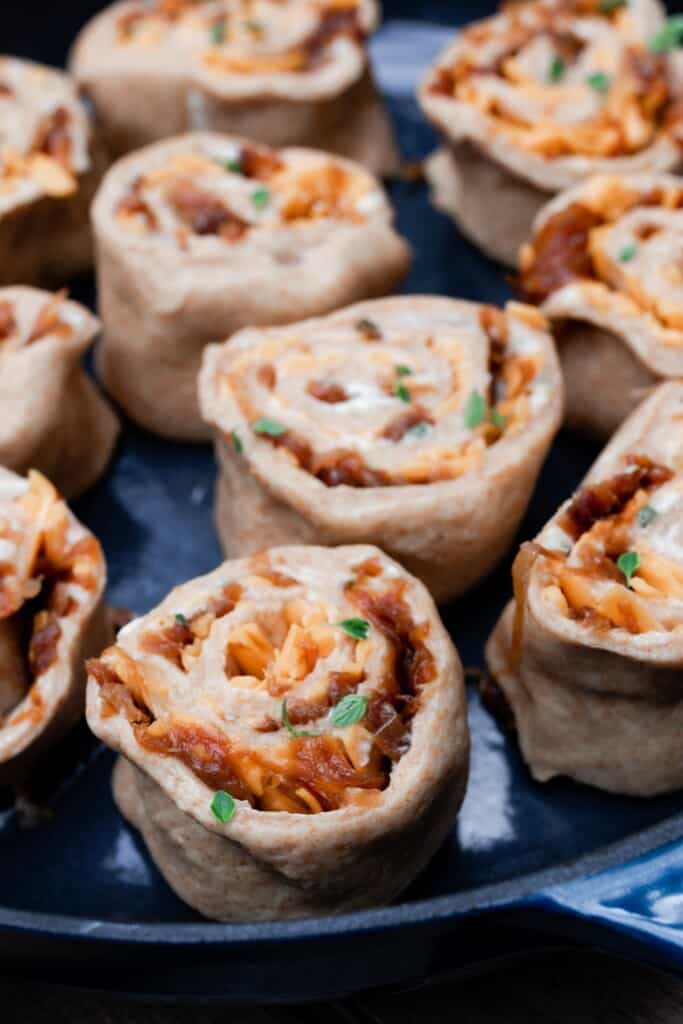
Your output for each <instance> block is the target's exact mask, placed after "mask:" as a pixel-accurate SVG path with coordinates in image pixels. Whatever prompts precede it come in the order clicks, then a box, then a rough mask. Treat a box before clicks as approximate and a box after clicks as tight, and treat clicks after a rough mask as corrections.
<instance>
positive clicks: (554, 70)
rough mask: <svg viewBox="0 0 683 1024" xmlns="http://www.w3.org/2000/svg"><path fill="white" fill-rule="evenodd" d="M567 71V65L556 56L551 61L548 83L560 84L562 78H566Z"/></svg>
mask: <svg viewBox="0 0 683 1024" xmlns="http://www.w3.org/2000/svg"><path fill="white" fill-rule="evenodd" d="M566 70H567V65H566V64H565V62H564V61H563V60H562V58H561V57H559V56H558V55H557V54H555V56H554V57H553V59H552V60H551V61H550V66H549V68H548V81H549V82H559V81H560V80H561V79H562V78H564V73H565V71H566Z"/></svg>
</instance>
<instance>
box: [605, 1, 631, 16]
mask: <svg viewBox="0 0 683 1024" xmlns="http://www.w3.org/2000/svg"><path fill="white" fill-rule="evenodd" d="M619 7H626V0H600V13H601V14H611V13H612V11H616V10H617V9H618V8H619Z"/></svg>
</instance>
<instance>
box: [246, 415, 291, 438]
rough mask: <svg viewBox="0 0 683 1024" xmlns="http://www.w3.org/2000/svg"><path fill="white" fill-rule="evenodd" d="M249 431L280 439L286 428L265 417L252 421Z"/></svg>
mask: <svg viewBox="0 0 683 1024" xmlns="http://www.w3.org/2000/svg"><path fill="white" fill-rule="evenodd" d="M251 429H252V430H253V431H254V433H255V434H267V435H268V437H282V435H283V434H286V433H287V427H283V426H282V424H281V423H278V422H277V420H269V419H268V417H267V416H262V417H261V418H260V419H258V420H254V422H253V423H252V425H251Z"/></svg>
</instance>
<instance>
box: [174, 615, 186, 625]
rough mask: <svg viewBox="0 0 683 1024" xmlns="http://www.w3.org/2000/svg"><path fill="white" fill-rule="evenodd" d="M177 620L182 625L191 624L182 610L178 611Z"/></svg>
mask: <svg viewBox="0 0 683 1024" xmlns="http://www.w3.org/2000/svg"><path fill="white" fill-rule="evenodd" d="M175 620H176V622H179V623H180V625H181V626H187V625H189V623H188V621H187V619H186V618H185V616H184V615H183V614H182V612H177V613H176V615H175Z"/></svg>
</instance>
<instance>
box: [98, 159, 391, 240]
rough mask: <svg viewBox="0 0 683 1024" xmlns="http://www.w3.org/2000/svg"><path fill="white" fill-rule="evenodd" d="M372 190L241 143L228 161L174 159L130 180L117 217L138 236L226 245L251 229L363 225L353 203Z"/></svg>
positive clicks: (357, 179) (326, 169)
mask: <svg viewBox="0 0 683 1024" xmlns="http://www.w3.org/2000/svg"><path fill="white" fill-rule="evenodd" d="M375 189H376V185H375V183H374V182H373V180H372V179H371V178H370V177H369V176H368V175H365V174H360V173H358V174H353V173H352V172H350V171H348V170H347V169H345V168H344V167H341V166H340V165H339V164H336V163H333V162H332V160H329V159H324V158H321V159H320V160H317V161H314V162H311V161H310V160H309V161H306V162H305V163H304V164H303V165H301V166H299V165H296V164H291V163H288V162H287V161H285V159H283V158H282V157H281V156H280V155H279V154H278V153H277V152H276V151H274V150H270V149H267V148H266V147H256V146H250V145H245V146H242V147H241V148H240V150H239V152H237V153H236V154H235V156H234V157H231V158H230V159H226V158H224V157H222V156H218V155H216V156H213V155H209V154H208V153H207V154H200V153H198V152H196V153H191V152H188V153H183V154H176V155H175V156H173V157H171V158H170V159H169V161H168V162H167V164H165V165H164V166H162V167H161V168H157V169H155V170H153V171H149V172H148V173H146V174H142V175H140V176H139V177H138V178H137V179H136V180H135V181H134V182H133V184H132V185H131V186H130V188H129V190H128V192H127V193H126V194H125V195H124V196H123V197H122V198H121V199H120V201H119V202H118V204H117V207H116V216H117V218H118V221H119V223H120V224H121V225H122V226H123V227H124V228H126V229H127V230H130V231H133V232H135V233H137V234H158V233H168V231H169V230H170V231H171V232H172V233H173V234H174V235H175V238H176V241H177V242H178V244H179V245H180V247H181V248H185V247H186V246H187V244H188V242H189V240H190V238H192V237H197V236H214V237H217V238H221V239H222V240H223V241H225V242H229V243H232V242H238V241H240V240H241V239H243V238H244V237H245V236H246V235H247V234H248V232H250V231H252V230H254V229H256V228H258V229H261V230H263V229H268V228H270V229H273V228H276V227H280V226H282V225H287V224H293V225H296V224H299V223H303V222H312V221H315V220H320V219H333V220H346V221H354V222H362V221H363V220H365V214H364V213H363V208H362V202H360V200H362V199H363V196H365V195H367V194H368V192H371V191H373V190H375ZM377 195H379V193H377ZM169 215H170V219H169Z"/></svg>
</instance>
